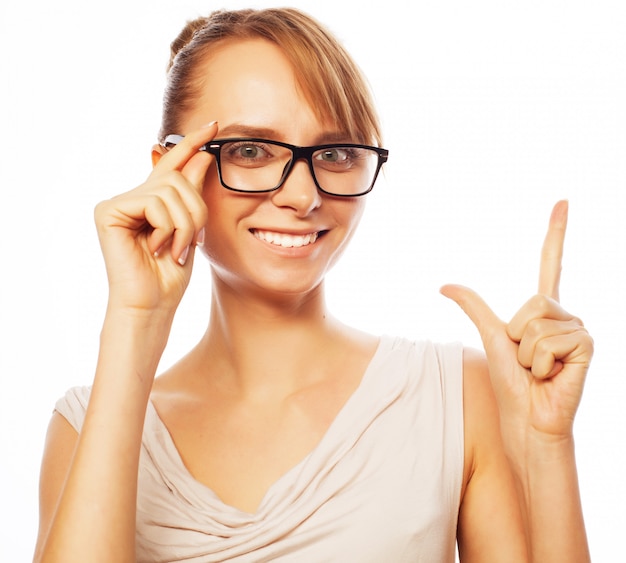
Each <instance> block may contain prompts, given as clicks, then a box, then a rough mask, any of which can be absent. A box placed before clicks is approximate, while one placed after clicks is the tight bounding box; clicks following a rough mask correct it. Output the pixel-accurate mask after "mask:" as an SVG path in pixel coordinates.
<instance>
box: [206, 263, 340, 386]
mask: <svg viewBox="0 0 626 563" xmlns="http://www.w3.org/2000/svg"><path fill="white" fill-rule="evenodd" d="M213 282H214V283H213V296H212V305H211V318H210V323H209V327H208V329H207V332H206V333H205V336H204V337H203V339H202V341H201V343H200V345H199V347H198V349H197V350H198V352H200V353H201V354H202V356H203V363H204V365H206V366H210V369H211V372H212V373H214V374H219V377H220V378H226V380H227V381H228V383H229V384H234V385H235V387H236V388H237V390H238V391H239V392H241V393H244V394H257V395H264V394H268V393H271V394H273V395H284V394H288V393H289V392H292V391H293V390H295V389H297V388H299V387H301V386H302V385H306V384H309V383H311V382H312V381H314V380H315V379H316V378H317V377H321V376H323V371H324V365H323V363H322V358H323V355H324V354H323V353H326V352H330V351H331V350H332V349H333V345H334V347H336V346H337V342H338V341H339V340H340V339H341V332H342V329H341V328H340V327H341V325H339V323H337V322H336V321H335V320H334V319H332V318H331V317H330V316H329V315H328V314H327V311H326V305H325V299H324V289H323V285H322V284H320V285H319V286H318V287H316V288H315V289H313V290H311V291H309V292H307V293H306V294H298V295H288V296H285V295H280V296H274V297H272V296H269V298H268V295H267V294H266V293H264V294H263V295H258V294H255V292H253V291H247V292H239V291H237V290H235V289H233V288H232V287H231V286H229V285H227V284H225V283H224V282H223V281H221V280H220V279H219V277H218V276H215V275H214V276H213ZM343 336H344V338H345V333H344V334H343Z"/></svg>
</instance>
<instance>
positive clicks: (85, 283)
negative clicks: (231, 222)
mask: <svg viewBox="0 0 626 563" xmlns="http://www.w3.org/2000/svg"><path fill="white" fill-rule="evenodd" d="M18 4H19V5H18ZM256 4H258V6H260V7H263V6H270V5H273V4H272V3H271V2H261V3H256ZM622 4H623V2H622V1H621V0H614V1H613V2H610V1H608V0H595V1H593V2H591V1H589V2H581V1H569V2H566V1H562V2H557V1H553V0H543V1H525V2H511V1H505V0H493V1H488V0H474V1H473V2H464V1H461V0H458V1H441V0H431V1H411V2H409V1H406V2H403V1H400V0H387V1H386V2H378V3H371V4H370V3H367V2H363V1H361V0H358V1H354V2H350V1H344V2H338V1H337V0H317V1H315V2H311V1H308V2H307V1H304V0H302V1H292V2H291V5H294V6H298V7H302V8H304V9H306V10H307V11H309V12H310V13H311V14H313V15H314V16H316V17H318V18H319V19H321V20H322V21H323V22H325V23H326V24H328V25H329V26H330V27H331V29H332V30H334V31H335V32H336V33H337V35H338V36H339V37H340V39H341V40H342V41H343V42H344V43H345V44H346V46H347V47H348V49H349V50H350V51H351V52H352V53H353V54H354V56H355V58H356V59H357V61H358V63H359V64H360V66H361V67H362V68H363V69H364V70H365V73H366V74H367V76H368V77H369V80H370V82H371V84H372V88H373V91H374V93H375V97H376V100H377V104H378V106H379V108H380V111H381V115H382V118H383V122H384V129H385V146H386V147H387V148H389V149H390V152H391V156H390V161H389V163H388V166H387V169H386V174H385V178H384V179H383V180H382V181H381V182H380V183H379V184H378V185H377V187H376V189H375V191H374V192H373V193H372V194H371V196H370V198H369V199H370V201H369V207H368V211H367V212H366V216H365V218H364V221H363V225H362V228H361V231H360V233H359V234H358V235H357V237H356V239H355V240H354V242H353V245H352V247H351V249H349V251H348V254H347V255H346V257H345V259H344V261H343V262H342V263H341V264H340V265H339V266H338V267H337V268H336V270H335V271H334V272H333V273H332V274H331V276H330V279H329V280H328V286H329V301H330V304H331V307H332V308H333V309H334V311H335V313H336V314H337V315H338V316H339V317H342V318H343V319H344V320H346V321H348V322H351V323H354V324H356V325H359V326H361V327H362V328H364V329H367V330H370V331H373V332H376V333H381V332H385V333H392V334H401V335H405V336H409V337H417V338H420V337H429V338H433V339H437V340H457V339H460V340H463V341H464V342H466V343H467V344H469V345H479V341H478V339H477V335H476V332H475V329H474V328H473V325H472V324H471V323H470V322H469V320H468V319H467V318H466V317H465V316H464V315H463V313H462V312H461V311H460V309H458V308H457V307H456V305H455V304H454V303H452V302H449V301H447V300H446V299H444V298H443V297H441V296H440V295H439V294H438V288H439V286H440V285H442V284H443V283H446V282H459V283H464V284H467V285H469V286H471V287H473V288H474V289H476V290H477V291H478V292H479V293H481V295H483V297H484V298H485V299H486V300H487V301H488V302H489V303H490V304H491V305H492V307H493V308H494V309H495V310H496V311H497V312H498V313H499V314H501V315H502V317H503V318H508V317H510V316H511V315H512V314H513V313H514V311H515V310H516V309H517V308H518V307H519V306H520V305H521V304H522V303H523V301H525V300H526V299H527V298H528V297H529V296H530V295H531V294H532V293H533V291H534V290H535V285H536V277H537V266H538V259H539V250H540V246H541V241H542V237H543V234H544V230H545V226H546V224H547V219H548V216H549V213H550V209H551V207H552V204H553V203H554V202H555V201H556V200H558V199H560V198H568V199H569V201H570V208H571V213H570V229H569V233H568V239H567V244H566V255H565V263H564V273H563V283H562V301H563V303H564V305H565V306H566V308H569V309H570V310H571V311H573V312H575V313H576V314H577V315H579V316H580V317H582V318H583V319H584V320H585V322H586V324H587V326H588V328H589V329H590V331H591V332H592V334H593V335H594V337H595V340H596V356H595V358H594V363H593V366H592V369H591V371H590V374H589V379H588V384H587V388H586V392H585V397H584V400H583V404H582V406H581V409H580V411H579V415H578V419H577V424H576V432H577V451H578V458H579V471H580V478H581V487H582V496H583V502H584V507H585V515H586V519H587V526H588V532H589V536H590V541H591V548H592V553H593V556H594V561H599V562H604V561H607V562H614V561H618V560H624V559H623V558H624V555H623V548H622V545H623V539H622V538H623V534H624V529H626V516H625V514H626V512H625V510H624V504H625V501H626V485H625V479H624V475H626V452H625V449H626V404H625V399H626V377H625V376H626V374H625V370H624V361H623V354H624V347H625V341H626V338H625V337H626V331H625V330H624V324H623V319H624V317H625V315H626V307H625V304H624V293H625V291H626V265H625V261H626V259H625V257H626V228H625V226H624V225H625V220H624V214H625V212H626V196H625V190H626V39H625V38H626V32H625V30H626V17H625V14H624V10H623V8H622ZM254 5H255V3H254V2H245V3H244V2H241V3H240V2H228V1H224V2H221V3H217V2H211V1H209V0H207V1H204V2H200V1H191V0H190V1H184V2H183V1H181V2H177V1H175V0H167V1H164V0H149V1H148V0H135V1H127V2H124V3H122V2H117V3H116V2H115V1H110V2H84V1H79V0H72V1H65V2H64V1H62V0H59V1H56V2H46V1H44V0H31V1H25V2H13V5H10V6H9V5H8V2H3V4H2V7H1V8H0V41H2V45H0V47H2V49H1V58H0V60H1V62H0V70H1V86H0V87H1V94H2V98H1V100H2V107H1V114H0V119H1V121H0V143H1V144H0V190H1V192H0V217H1V220H0V230H1V231H0V322H1V327H2V336H1V337H0V417H1V424H0V442H1V444H0V456H1V457H0V487H1V489H0V490H1V492H0V560H1V561H6V562H19V561H28V560H29V559H30V557H31V553H32V547H33V543H34V539H35V534H36V527H37V479H38V471H39V460H40V456H41V451H42V446H43V440H44V435H45V429H46V425H47V422H48V419H49V416H50V414H51V411H52V407H53V405H54V402H55V401H56V399H57V398H58V397H60V396H61V395H62V394H63V393H64V392H65V390H66V389H67V388H68V387H70V386H73V385H78V384H89V383H90V381H91V377H92V373H93V367H94V363H95V358H96V354H97V345H98V335H99V329H100V322H101V319H102V316H103V310H104V306H105V300H106V284H105V277H104V270H103V265H102V261H101V257H100V253H99V248H98V243H97V240H96V236H95V230H94V228H93V222H92V210H93V207H94V205H95V204H96V203H97V202H98V201H99V200H101V199H103V198H107V197H110V196H112V195H114V194H116V193H119V192H121V191H125V190H127V189H130V188H132V187H134V186H135V185H137V184H139V183H140V182H141V181H142V180H143V179H144V178H145V176H146V175H147V174H148V172H149V169H150V147H151V145H152V143H153V142H154V141H155V136H156V132H157V129H158V126H159V119H160V100H161V91H162V87H163V81H164V67H165V63H166V61H167V58H168V55H169V53H168V46H169V42H170V41H171V40H172V39H173V38H174V37H175V35H176V34H177V33H178V31H179V29H180V28H181V27H182V25H183V24H184V22H185V21H186V20H187V19H188V18H192V17H195V16H197V15H202V14H206V13H207V12H208V11H210V10H212V9H215V8H220V7H227V8H237V7H248V6H254ZM208 283H209V277H208V267H207V264H206V263H204V262H203V261H201V260H198V261H197V264H196V272H195V274H194V278H193V279H192V284H191V287H190V289H189V291H188V294H187V295H186V296H185V299H184V301H183V304H182V305H181V309H180V311H179V316H178V317H177V321H176V323H175V327H174V331H173V334H172V337H171V340H170V347H169V348H168V350H167V352H166V355H165V357H164V360H163V362H164V364H169V363H170V362H172V361H173V360H174V359H175V358H177V357H178V356H179V355H181V354H182V353H183V352H185V351H186V350H187V348H188V347H190V346H191V345H192V344H193V343H195V340H196V339H197V338H198V337H199V336H200V334H201V332H202V331H203V328H204V323H205V319H206V318H207V308H208V302H209V299H208V293H209V290H208Z"/></svg>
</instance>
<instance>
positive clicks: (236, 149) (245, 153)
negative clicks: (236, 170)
mask: <svg viewBox="0 0 626 563" xmlns="http://www.w3.org/2000/svg"><path fill="white" fill-rule="evenodd" d="M222 156H225V157H226V158H228V159H229V160H233V161H237V160H240V161H255V160H259V159H263V158H267V157H269V156H270V154H269V152H268V151H267V150H266V148H265V147H264V146H263V145H262V144H261V143H252V142H249V141H240V142H236V143H229V144H226V145H224V146H223V147H222Z"/></svg>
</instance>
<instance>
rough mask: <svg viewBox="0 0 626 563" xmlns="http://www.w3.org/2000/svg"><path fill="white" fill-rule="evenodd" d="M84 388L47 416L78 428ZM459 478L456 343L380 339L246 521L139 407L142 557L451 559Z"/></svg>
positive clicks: (363, 562) (398, 562)
mask: <svg viewBox="0 0 626 563" xmlns="http://www.w3.org/2000/svg"><path fill="white" fill-rule="evenodd" d="M89 392H90V389H89V388H88V387H78V388H74V389H71V390H70V391H68V393H67V394H66V396H65V397H64V398H63V399H61V400H59V402H58V403H57V405H56V410H57V411H58V412H59V413H61V414H62V415H63V416H64V417H65V418H67V419H68V421H69V422H70V423H71V424H72V425H73V426H74V427H75V428H76V429H77V431H80V428H81V426H82V421H83V418H84V413H85V409H86V407H87V403H88V399H89ZM462 475H463V377H462V347H461V346H460V345H459V344H456V343H455V344H446V345H439V344H433V343H430V342H426V341H424V342H411V341H408V340H404V339H400V338H391V337H388V336H384V337H382V338H381V341H380V344H379V347H378V349H377V351H376V353H375V354H374V357H373V358H372V360H371V362H370V364H369V366H368V368H367V370H366V372H365V373H364V375H363V379H362V381H361V383H360V385H359V387H358V388H357V389H356V390H355V392H354V393H353V395H352V396H351V397H350V399H349V400H348V401H347V402H346V404H345V405H344V406H343V408H342V409H341V411H340V412H339V413H338V415H337V417H336V418H335V420H334V421H333V422H332V424H331V426H330V427H329V429H328V431H327V432H326V434H325V435H324V437H323V438H322V440H321V441H320V443H319V444H318V445H317V446H316V447H315V448H314V450H313V451H312V452H310V453H309V455H307V457H306V458H305V459H303V460H302V461H301V462H299V463H298V464H297V465H296V466H295V467H293V468H292V469H290V470H289V471H288V472H287V473H285V474H284V475H283V476H282V477H280V478H279V479H278V480H277V481H276V482H275V483H274V484H273V485H272V486H271V487H270V489H269V490H268V491H267V493H266V495H265V497H264V498H263V500H262V502H261V504H260V505H259V507H258V509H257V511H256V512H255V513H254V514H250V513H246V512H242V511H241V510H238V509H236V508H234V507H232V506H229V505H226V504H225V503H223V502H222V501H221V500H220V499H219V498H218V497H217V495H216V494H215V493H213V491H211V490H210V489H209V488H208V487H206V486H204V485H203V484H201V483H199V482H198V481H196V480H195V479H194V478H193V477H192V476H191V474H190V473H189V472H188V470H187V469H186V467H185V466H184V464H183V462H182V460H181V457H180V455H179V454H178V452H177V450H176V447H175V445H174V442H173V441H172V438H171V436H170V435H169V433H168V431H167V428H166V427H165V426H164V424H163V422H162V421H161V419H160V418H159V417H158V414H157V412H156V410H155V408H154V406H153V405H152V403H149V404H148V409H147V413H146V420H145V426H144V433H143V442H142V447H141V458H140V468H139V488H138V498H137V558H138V561H140V562H157V561H158V562H173V561H184V562H217V561H236V562H239V563H243V562H254V563H260V562H265V561H279V562H293V563H309V562H310V563H322V562H341V563H345V562H348V561H349V562H358V563H369V562H371V563H381V562H382V563H386V562H393V563H403V562H428V563H438V562H441V563H453V562H454V557H455V537H456V527H457V517H458V510H459V503H460V494H461V485H462Z"/></svg>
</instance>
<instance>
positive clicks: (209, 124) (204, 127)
mask: <svg viewBox="0 0 626 563" xmlns="http://www.w3.org/2000/svg"><path fill="white" fill-rule="evenodd" d="M216 123H217V121H211V122H210V123H207V124H206V125H203V126H202V127H200V129H208V128H209V127H213V125H215V124H216Z"/></svg>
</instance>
